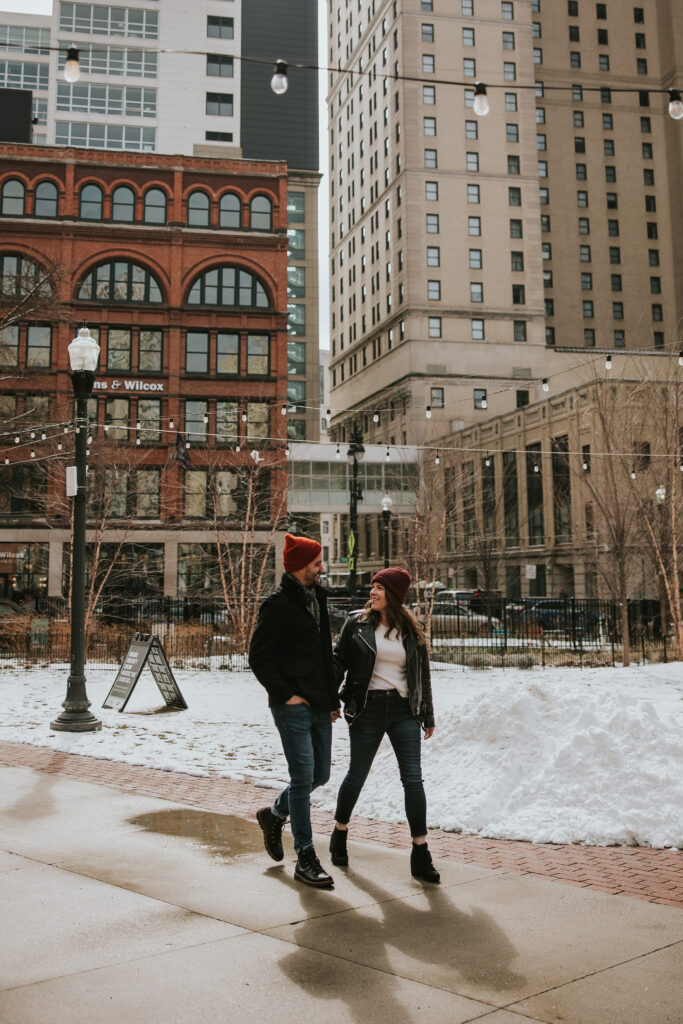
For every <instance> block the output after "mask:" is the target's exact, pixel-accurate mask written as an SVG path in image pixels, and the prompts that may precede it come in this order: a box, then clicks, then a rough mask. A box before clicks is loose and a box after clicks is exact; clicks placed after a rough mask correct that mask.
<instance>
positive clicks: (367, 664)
mask: <svg viewBox="0 0 683 1024" xmlns="http://www.w3.org/2000/svg"><path fill="white" fill-rule="evenodd" d="M362 615H363V612H352V613H351V615H349V617H348V618H347V620H346V622H345V623H344V625H343V627H342V631H341V633H340V635H339V639H338V640H337V643H336V645H335V648H334V656H333V657H334V668H335V672H336V674H337V680H338V681H339V682H340V683H342V685H341V687H340V690H339V695H340V697H341V699H342V702H343V704H344V718H345V719H346V721H347V722H348V723H349V724H352V723H353V721H354V719H355V718H356V716H357V715H359V714H360V713H361V711H362V710H363V708H364V707H365V703H366V701H367V697H368V687H369V685H370V680H371V679H372V673H373V671H374V669H375V658H376V656H377V648H376V646H375V629H374V626H373V625H372V622H371V621H370V620H369V619H365V618H363V617H362ZM403 646H404V647H405V651H406V678H407V681H408V700H409V701H410V710H411V711H412V713H413V715H414V716H415V718H417V720H418V721H419V723H420V725H421V726H422V728H423V729H429V728H433V726H434V707H433V704H432V682H431V676H430V672H429V653H428V651H427V645H426V644H422V645H421V646H418V643H417V637H416V636H415V634H414V633H413V632H412V631H407V632H405V633H404V634H403ZM342 680H343V682H342Z"/></svg>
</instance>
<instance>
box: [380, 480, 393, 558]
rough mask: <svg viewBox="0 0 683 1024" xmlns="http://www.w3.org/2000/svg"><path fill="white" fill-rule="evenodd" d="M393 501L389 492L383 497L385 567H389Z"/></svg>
mask: <svg viewBox="0 0 683 1024" xmlns="http://www.w3.org/2000/svg"><path fill="white" fill-rule="evenodd" d="M393 504H394V503H393V501H392V500H391V498H390V497H389V495H388V494H385V495H384V497H383V498H382V538H383V540H382V546H383V548H384V568H385V569H388V568H389V520H390V519H391V506H392V505H393Z"/></svg>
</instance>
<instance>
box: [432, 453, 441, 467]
mask: <svg viewBox="0 0 683 1024" xmlns="http://www.w3.org/2000/svg"><path fill="white" fill-rule="evenodd" d="M440 462H441V459H440V458H439V453H438V452H437V453H436V455H435V457H434V465H435V466H438V465H439V463H440Z"/></svg>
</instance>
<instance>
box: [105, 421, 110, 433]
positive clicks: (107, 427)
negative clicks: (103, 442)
mask: <svg viewBox="0 0 683 1024" xmlns="http://www.w3.org/2000/svg"><path fill="white" fill-rule="evenodd" d="M104 432H105V434H108V433H109V424H108V423H105V424H104Z"/></svg>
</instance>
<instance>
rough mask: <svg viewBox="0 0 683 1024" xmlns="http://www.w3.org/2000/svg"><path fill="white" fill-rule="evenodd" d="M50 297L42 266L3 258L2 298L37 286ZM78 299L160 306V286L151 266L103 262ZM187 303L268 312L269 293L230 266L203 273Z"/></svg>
mask: <svg viewBox="0 0 683 1024" xmlns="http://www.w3.org/2000/svg"><path fill="white" fill-rule="evenodd" d="M41 274H42V275H43V277H44V283H43V284H42V285H41V288H42V290H43V291H44V292H46V293H49V291H50V287H49V278H48V275H47V274H45V272H43V271H41V270H40V268H39V267H38V266H37V264H35V263H33V262H31V261H30V260H25V259H24V258H23V257H21V256H15V255H1V256H0V295H5V296H17V297H18V296H21V295H23V294H25V293H26V291H27V290H28V289H30V288H33V287H35V284H36V281H37V282H40V281H41ZM77 298H78V299H80V300H81V301H84V302H91V301H98V302H141V303H152V304H155V303H160V302H163V301H164V300H163V296H162V291H161V287H160V285H159V282H158V281H157V280H156V278H155V277H154V275H153V274H152V273H151V271H149V270H148V269H147V268H146V267H143V266H141V265H140V264H138V263H131V262H128V261H126V260H115V261H112V262H111V263H101V264H100V265H99V266H97V267H94V268H93V269H92V270H91V271H89V272H88V273H87V274H86V275H85V277H84V278H83V280H82V281H81V283H80V286H79V288H78V291H77ZM186 301H187V303H188V305H192V306H222V307H236V308H257V309H268V308H269V305H270V304H269V299H268V294H267V292H266V290H265V288H264V286H263V285H262V284H261V282H260V281H259V280H258V278H257V277H255V276H254V275H253V274H250V273H249V272H248V271H246V270H241V269H240V268H239V267H233V266H230V265H229V264H225V265H224V266H220V267H214V268H212V269H211V270H206V271H204V272H203V273H202V274H200V275H199V276H198V277H197V278H196V279H195V281H194V282H193V283H192V285H191V286H190V290H189V292H188V295H187V300H186Z"/></svg>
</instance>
